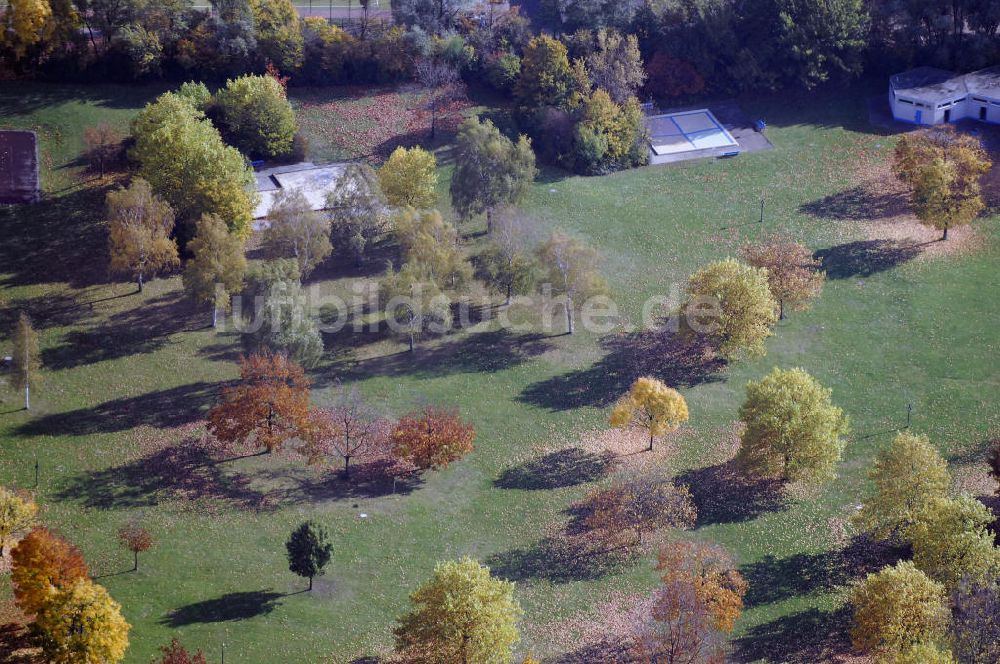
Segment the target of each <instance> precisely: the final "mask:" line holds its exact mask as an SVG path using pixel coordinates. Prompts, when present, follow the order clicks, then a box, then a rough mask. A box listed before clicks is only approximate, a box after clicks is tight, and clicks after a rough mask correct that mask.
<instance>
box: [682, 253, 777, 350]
mask: <svg viewBox="0 0 1000 664" xmlns="http://www.w3.org/2000/svg"><path fill="white" fill-rule="evenodd" d="M684 313H685V317H686V320H687V322H688V325H689V326H690V327H692V328H693V329H695V330H696V331H699V332H702V331H703V332H704V333H705V334H707V335H708V336H709V337H711V338H713V339H715V341H716V342H717V343H718V345H719V354H720V355H722V357H724V358H726V359H729V360H732V359H738V358H740V357H743V356H747V357H763V356H764V355H765V354H766V353H767V349H766V348H765V346H764V341H765V340H766V339H767V338H768V337H769V336H771V335H772V334H773V333H774V332H773V327H774V324H775V323H776V322H777V319H778V303H777V302H776V301H775V299H774V295H773V294H772V293H771V288H770V287H769V286H768V283H767V272H766V271H765V270H763V269H760V268H755V267H751V266H749V265H744V264H743V263H740V262H739V261H737V260H734V259H732V258H727V259H726V260H723V261H718V262H715V263H710V264H709V265H706V266H705V267H703V268H701V269H700V270H698V271H697V272H695V273H694V274H693V275H691V278H690V279H689V281H688V286H687V301H686V302H685V304H684Z"/></svg>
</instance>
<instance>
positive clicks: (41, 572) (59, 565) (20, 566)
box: [10, 527, 89, 615]
mask: <svg viewBox="0 0 1000 664" xmlns="http://www.w3.org/2000/svg"><path fill="white" fill-rule="evenodd" d="M10 557H11V573H10V580H11V585H12V586H13V588H14V599H15V600H16V601H17V605H18V607H19V608H20V609H21V611H23V612H24V613H26V614H29V615H32V614H36V613H38V612H40V611H41V610H42V608H43V607H44V606H45V605H46V604H48V602H49V601H50V600H51V599H52V596H53V595H54V594H56V593H58V592H61V591H64V590H67V589H69V588H70V587H71V586H72V585H73V584H74V583H75V582H77V581H80V580H86V579H88V578H89V573H88V571H87V564H86V563H85V562H84V560H83V554H81V553H80V550H79V549H77V548H76V547H75V546H73V545H72V544H70V543H69V542H67V541H66V540H64V539H62V538H61V537H59V536H58V535H56V534H55V533H53V532H52V531H50V530H49V529H47V528H41V527H39V528H35V529H34V530H32V531H31V532H30V533H28V534H27V536H25V538H24V539H22V540H21V541H20V542H18V544H17V546H16V547H14V549H13V550H12V551H11V556H10Z"/></svg>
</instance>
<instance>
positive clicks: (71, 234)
mask: <svg viewBox="0 0 1000 664" xmlns="http://www.w3.org/2000/svg"><path fill="white" fill-rule="evenodd" d="M111 187H112V183H110V182H108V183H105V184H102V185H100V186H95V187H90V186H87V187H79V188H75V189H73V190H72V191H68V192H65V193H63V194H62V195H59V196H56V197H51V198H45V199H43V200H42V201H41V202H40V203H37V204H35V205H30V206H25V205H6V206H0V237H2V238H3V241H2V242H0V285H3V286H26V285H32V284H45V283H56V282H65V283H68V284H70V285H71V286H73V287H74V288H81V287H84V286H90V285H93V284H96V283H99V282H102V281H104V280H106V278H107V266H108V257H107V256H108V250H107V236H106V234H105V233H103V232H101V229H100V228H99V227H98V224H99V222H100V218H101V215H102V214H103V211H104V197H105V196H106V195H107V192H108V191H109V190H110V189H111Z"/></svg>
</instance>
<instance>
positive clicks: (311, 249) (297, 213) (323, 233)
mask: <svg viewBox="0 0 1000 664" xmlns="http://www.w3.org/2000/svg"><path fill="white" fill-rule="evenodd" d="M261 242H262V246H263V247H264V249H265V251H267V252H268V253H269V254H270V255H271V257H273V258H294V259H295V260H296V262H298V264H299V274H300V275H301V276H302V278H303V279H305V278H306V277H308V276H309V273H310V272H312V271H313V270H314V269H315V268H316V267H317V266H318V265H319V264H320V263H322V262H323V261H324V260H326V258H327V257H328V256H329V255H330V254H331V253H332V252H333V245H331V244H330V222H329V221H328V220H326V219H324V217H323V215H322V214H321V213H319V212H316V211H314V210H313V209H312V204H311V203H310V202H309V200H308V199H307V198H306V196H305V194H303V193H302V191H300V190H298V189H282V190H281V191H279V192H278V195H277V196H275V197H274V204H273V205H272V206H271V209H270V211H269V212H268V213H267V224H266V226H265V227H264V230H263V232H262V233H261Z"/></svg>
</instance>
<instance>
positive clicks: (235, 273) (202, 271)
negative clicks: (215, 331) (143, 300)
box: [183, 214, 247, 327]
mask: <svg viewBox="0 0 1000 664" xmlns="http://www.w3.org/2000/svg"><path fill="white" fill-rule="evenodd" d="M187 248H188V251H190V252H191V254H192V257H191V259H190V260H188V262H187V266H186V267H185V268H184V274H183V282H184V289H185V290H186V291H187V292H188V294H189V295H190V296H191V297H192V298H193V299H194V300H195V301H196V302H199V303H203V304H211V305H212V327H216V326H217V325H218V323H219V310H220V309H221V310H223V311H228V310H229V308H230V306H231V304H230V297H231V296H232V295H234V294H236V293H238V292H239V291H240V289H241V288H242V287H243V277H244V276H245V274H246V269H247V259H246V253H245V252H244V249H243V241H242V240H241V239H240V237H239V236H238V235H234V234H232V233H230V232H229V229H228V228H227V227H226V222H224V221H223V220H222V219H220V218H219V217H217V216H216V215H214V214H205V215H202V217H201V219H199V220H198V224H197V225H196V226H195V236H194V239H192V240H191V241H190V242H188V247H187Z"/></svg>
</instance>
